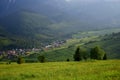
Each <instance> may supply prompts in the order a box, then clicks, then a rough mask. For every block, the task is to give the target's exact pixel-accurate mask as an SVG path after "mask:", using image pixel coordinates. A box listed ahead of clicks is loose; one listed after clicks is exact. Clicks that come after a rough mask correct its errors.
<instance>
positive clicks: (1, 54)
mask: <svg viewBox="0 0 120 80" xmlns="http://www.w3.org/2000/svg"><path fill="white" fill-rule="evenodd" d="M65 43H66V41H65V40H61V41H59V40H57V41H54V42H52V43H50V44H48V45H45V46H42V47H41V48H32V49H12V50H6V51H0V60H1V58H4V59H5V58H7V59H12V58H13V57H18V56H29V55H30V54H31V53H40V52H42V51H48V50H51V49H54V48H60V47H61V46H62V45H63V44H65Z"/></svg>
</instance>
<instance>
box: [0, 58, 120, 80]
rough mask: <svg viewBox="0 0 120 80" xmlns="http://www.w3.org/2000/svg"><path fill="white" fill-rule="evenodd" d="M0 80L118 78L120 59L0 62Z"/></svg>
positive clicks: (92, 79)
mask: <svg viewBox="0 0 120 80" xmlns="http://www.w3.org/2000/svg"><path fill="white" fill-rule="evenodd" d="M0 80H120V60H107V61H94V60H93V61H86V62H85V61H82V62H46V63H24V64H20V65H19V64H16V63H12V64H10V65H7V64H4V63H3V64H2V63H1V64H0Z"/></svg>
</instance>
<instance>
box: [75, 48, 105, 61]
mask: <svg viewBox="0 0 120 80" xmlns="http://www.w3.org/2000/svg"><path fill="white" fill-rule="evenodd" d="M89 57H90V58H91V59H96V60H107V55H106V52H105V51H104V50H103V49H101V48H100V47H99V46H96V47H94V48H92V49H91V50H90V55H88V52H87V51H86V50H85V49H82V48H80V47H78V48H77V49H76V51H75V54H74V55H73V58H74V61H81V60H86V59H87V58H89Z"/></svg>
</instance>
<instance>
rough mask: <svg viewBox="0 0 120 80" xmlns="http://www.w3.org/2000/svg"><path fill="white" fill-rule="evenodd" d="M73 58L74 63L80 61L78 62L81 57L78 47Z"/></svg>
mask: <svg viewBox="0 0 120 80" xmlns="http://www.w3.org/2000/svg"><path fill="white" fill-rule="evenodd" d="M73 58H74V61H80V60H82V56H81V53H80V47H78V48H77V49H76V51H75V54H74V56H73Z"/></svg>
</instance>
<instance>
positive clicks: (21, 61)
mask: <svg viewBox="0 0 120 80" xmlns="http://www.w3.org/2000/svg"><path fill="white" fill-rule="evenodd" d="M24 62H25V60H24V58H23V57H18V59H17V63H18V64H22V63H24Z"/></svg>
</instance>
